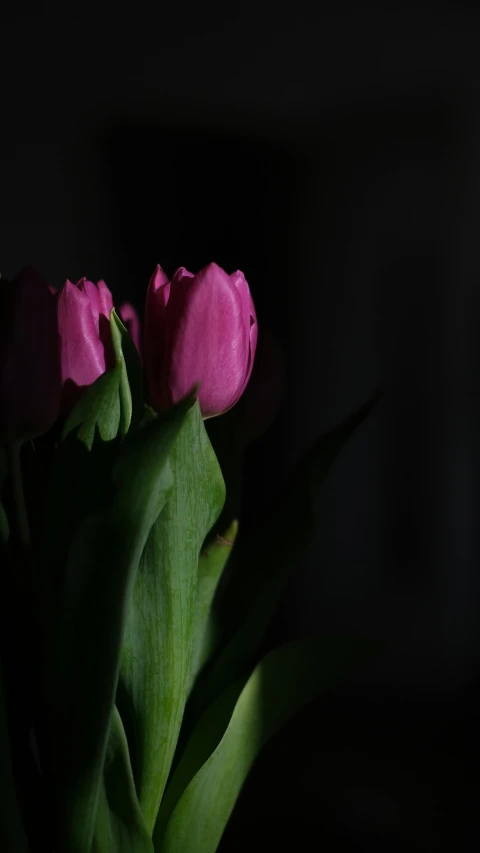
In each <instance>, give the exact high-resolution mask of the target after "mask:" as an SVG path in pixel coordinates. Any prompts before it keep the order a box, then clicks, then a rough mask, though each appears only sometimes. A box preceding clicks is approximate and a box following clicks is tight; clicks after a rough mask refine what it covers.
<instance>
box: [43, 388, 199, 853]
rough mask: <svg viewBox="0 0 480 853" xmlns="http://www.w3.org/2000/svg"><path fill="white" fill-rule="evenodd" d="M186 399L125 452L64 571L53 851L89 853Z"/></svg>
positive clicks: (144, 430) (139, 435) (132, 440)
mask: <svg viewBox="0 0 480 853" xmlns="http://www.w3.org/2000/svg"><path fill="white" fill-rule="evenodd" d="M191 403H192V400H191V399H190V400H187V401H185V402H184V403H182V404H180V405H179V406H178V407H176V409H174V410H172V412H171V413H169V416H168V417H167V418H165V419H164V420H162V421H160V420H154V421H152V422H151V423H149V424H147V425H146V426H145V427H144V428H142V429H141V430H139V431H138V432H136V433H134V434H133V435H132V436H131V437H129V439H128V440H127V441H126V443H125V445H124V446H123V447H122V449H121V451H120V454H119V457H118V459H117V461H116V463H115V465H114V468H113V480H114V483H115V486H116V494H115V498H114V501H113V505H112V507H111V509H110V510H108V511H107V510H104V511H100V512H98V513H96V514H95V515H94V516H91V517H89V518H87V519H85V520H84V522H83V523H82V524H81V526H80V528H79V530H78V531H77V534H76V536H75V539H74V542H73V545H72V548H71V551H70V555H69V560H68V565H67V575H66V588H65V601H64V616H63V624H62V630H61V633H60V636H59V641H58V644H57V647H58V649H59V661H58V683H59V690H58V691H57V693H56V696H55V700H56V703H55V704H58V702H60V703H61V705H60V707H59V708H56V707H52V708H51V713H52V716H53V720H54V722H55V724H56V729H57V731H56V744H58V753H57V755H56V762H57V779H59V780H61V785H60V789H59V790H58V792H57V793H58V801H57V804H56V813H55V822H56V824H57V827H58V833H59V839H58V846H59V849H61V850H62V851H65V853H90V846H91V843H92V837H93V831H94V826H95V820H96V810H97V802H98V796H99V786H100V780H101V774H102V771H103V765H104V760H105V753H106V748H107V742H108V733H109V726H110V719H111V714H112V710H113V706H114V702H115V692H116V688H117V682H118V674H119V668H120V656H121V648H122V642H123V638H124V633H125V624H126V618H127V612H128V607H129V603H130V599H131V595H132V589H133V584H134V581H135V575H136V571H137V568H138V563H139V561H140V557H141V555H142V552H143V549H144V547H145V543H146V541H147V538H148V535H149V532H150V530H151V528H152V526H153V524H154V523H155V521H156V520H157V518H158V516H159V515H160V513H161V512H162V510H163V508H164V506H165V503H166V501H167V499H168V497H169V495H170V492H171V490H172V487H173V472H172V464H171V451H172V447H173V445H174V443H175V439H176V437H177V435H178V434H179V432H180V431H181V428H182V425H183V423H184V421H185V419H186V417H187V416H188V408H189V406H191Z"/></svg>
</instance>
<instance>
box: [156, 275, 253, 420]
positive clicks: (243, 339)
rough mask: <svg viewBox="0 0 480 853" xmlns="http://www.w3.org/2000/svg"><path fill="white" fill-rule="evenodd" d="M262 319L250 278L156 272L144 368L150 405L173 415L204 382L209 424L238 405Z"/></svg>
mask: <svg viewBox="0 0 480 853" xmlns="http://www.w3.org/2000/svg"><path fill="white" fill-rule="evenodd" d="M257 332H258V329H257V319H256V314H255V307H254V305H253V300H252V297H251V295H250V290H249V287H248V284H247V282H246V280H245V276H244V275H243V273H241V272H239V271H237V272H235V273H233V274H232V275H228V274H227V273H226V272H225V271H224V270H223V269H221V267H219V266H217V264H209V265H208V266H206V267H204V268H203V269H202V270H200V272H199V273H197V275H193V274H192V273H190V272H188V271H187V270H186V269H185V268H184V267H180V269H178V270H177V271H176V273H175V275H174V276H173V278H172V280H171V282H169V281H168V278H167V276H166V275H165V273H164V272H163V270H162V269H161V267H157V268H156V270H155V272H154V274H153V276H152V278H151V280H150V284H149V286H148V291H147V298H146V305H145V367H146V373H147V381H148V387H149V393H150V401H151V404H152V406H153V408H154V409H157V410H158V411H160V410H164V409H168V408H169V407H170V406H172V405H173V404H174V403H176V402H178V401H179V400H181V399H182V398H183V397H185V396H186V395H187V394H188V393H189V392H190V391H191V390H192V388H193V387H194V386H195V385H196V384H197V383H198V384H199V391H198V398H199V402H200V408H201V411H202V414H203V417H204V418H209V417H213V416H215V415H219V414H222V413H223V412H226V411H227V410H228V409H231V408H232V406H234V405H235V403H236V402H237V401H238V400H239V398H240V397H241V395H242V393H243V391H244V389H245V386H246V384H247V382H248V380H249V378H250V374H251V372H252V367H253V360H254V357H255V348H256V344H257Z"/></svg>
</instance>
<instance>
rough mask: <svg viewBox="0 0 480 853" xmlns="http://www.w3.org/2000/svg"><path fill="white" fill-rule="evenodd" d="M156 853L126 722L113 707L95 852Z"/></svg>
mask: <svg viewBox="0 0 480 853" xmlns="http://www.w3.org/2000/svg"><path fill="white" fill-rule="evenodd" d="M132 851H134V853H153V842H152V839H151V837H150V835H149V833H148V832H147V829H146V826H145V822H144V820H143V816H142V812H141V809H140V806H139V803H138V798H137V792H136V790H135V783H134V781H133V774H132V767H131V764H130V755H129V752H128V744H127V738H126V736H125V730H124V728H123V723H122V720H121V718H120V714H119V713H118V710H117V708H116V707H115V708H114V709H113V714H112V722H111V729H110V735H109V739H108V747H107V753H106V756H105V765H104V769H103V775H102V779H101V782H100V795H99V804H98V812H97V821H96V825H95V835H94V837H93V845H92V853H132Z"/></svg>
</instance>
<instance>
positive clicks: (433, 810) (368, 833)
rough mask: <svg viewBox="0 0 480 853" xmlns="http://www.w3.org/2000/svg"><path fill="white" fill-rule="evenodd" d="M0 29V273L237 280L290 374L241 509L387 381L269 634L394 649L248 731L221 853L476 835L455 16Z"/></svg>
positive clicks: (457, 840)
mask: <svg viewBox="0 0 480 853" xmlns="http://www.w3.org/2000/svg"><path fill="white" fill-rule="evenodd" d="M1 19H2V20H1V26H0V29H1V39H0V50H1V52H0V62H1V70H2V73H1V78H0V94H1V98H0V153H1V161H0V249H1V255H0V271H1V272H2V274H3V275H4V276H7V277H10V276H12V275H14V274H15V273H16V272H17V271H18V270H19V269H20V268H21V267H23V266H24V265H25V264H26V263H31V264H33V265H34V266H36V267H37V268H38V269H39V270H40V271H41V272H42V273H43V274H44V275H45V276H46V277H47V278H48V279H49V280H50V281H51V282H52V283H53V284H55V285H56V286H60V285H61V284H62V283H63V281H64V279H65V278H66V277H67V276H68V277H69V278H71V279H73V280H74V281H76V280H77V279H78V278H79V277H80V276H82V275H85V276H87V277H88V278H90V279H93V280H97V279H98V278H100V277H103V278H104V279H105V280H106V281H107V284H108V285H109V286H110V288H111V289H112V290H113V291H114V293H115V294H116V295H118V296H120V297H123V298H128V299H131V300H132V301H134V302H135V303H136V304H137V307H140V306H141V303H142V299H143V294H144V291H145V288H146V284H147V282H148V278H149V276H150V274H151V272H152V270H153V268H154V266H155V264H156V263H161V264H162V266H163V267H164V268H165V269H166V271H167V272H168V273H173V271H174V270H175V268H176V267H177V266H179V265H180V264H183V265H185V266H186V267H187V268H189V269H191V270H193V271H196V270H198V269H199V268H200V267H201V266H202V265H203V264H205V263H207V262H209V261H210V260H216V261H217V262H218V263H220V264H221V265H222V266H224V267H225V268H226V269H227V270H228V271H232V270H234V269H237V268H240V269H242V270H243V271H244V272H245V275H246V277H247V280H248V281H249V283H250V286H251V289H252V292H253V295H254V299H255V302H256V305H257V308H258V315H259V322H260V324H262V323H263V324H265V323H267V324H268V325H269V326H270V328H271V329H272V330H273V331H274V333H275V334H276V335H277V336H278V338H279V340H280V341H281V343H282V347H283V350H284V354H285V359H286V365H287V387H286V394H285V399H284V406H283V409H282V411H281V413H280V415H279V417H278V419H277V421H276V423H275V425H274V427H272V429H271V431H270V433H269V434H268V436H266V437H265V438H264V439H263V440H260V441H259V442H258V444H257V447H256V448H253V449H252V451H251V454H250V460H249V479H248V483H249V489H250V491H248V492H247V501H248V510H249V512H250V514H255V512H257V511H259V510H260V509H261V507H262V505H263V504H264V503H265V501H266V500H267V499H268V494H269V487H270V484H273V485H274V486H275V487H276V485H278V483H279V482H281V481H283V479H284V478H285V476H286V475H287V474H288V471H289V470H291V468H292V466H293V465H294V463H295V461H296V460H297V459H298V458H299V457H300V456H301V454H302V452H303V451H304V450H305V449H306V447H307V446H308V445H309V443H310V442H311V441H312V440H313V439H314V438H315V437H316V436H318V435H319V434H320V433H321V432H322V431H324V430H325V429H327V428H328V427H329V426H331V425H333V424H334V423H336V422H337V421H339V420H341V419H342V418H343V417H345V416H346V415H347V414H348V413H349V412H350V411H352V410H353V409H355V408H356V407H357V406H359V405H360V404H361V403H363V402H364V400H365V399H366V398H367V397H368V396H369V395H370V394H371V392H372V391H373V389H374V387H375V386H376V385H377V383H378V382H379V381H380V380H381V381H382V382H383V385H384V389H385V396H384V399H383V401H382V402H381V403H380V405H379V406H378V408H377V410H376V411H375V413H374V414H373V415H372V416H371V417H370V418H369V419H368V421H367V422H366V423H365V424H364V425H363V426H362V428H361V429H360V430H359V431H358V433H357V434H356V435H355V436H354V438H353V439H352V440H351V442H350V443H349V445H348V447H347V448H346V449H345V451H344V453H343V454H342V456H341V458H340V459H339V461H338V462H337V463H336V465H335V468H334V470H333V471H332V473H331V475H330V476H329V478H328V481H327V483H326V484H325V486H324V488H323V491H322V493H321V494H319V496H318V500H317V502H316V507H315V512H316V517H317V532H316V536H315V540H314V542H313V544H312V546H311V548H310V550H309V554H308V558H307V559H306V560H304V561H302V562H301V563H300V564H299V565H298V569H297V572H296V574H295V576H294V577H293V578H292V581H291V583H290V586H289V589H288V591H287V593H286V595H285V597H284V600H283V603H282V608H281V612H280V616H279V618H278V620H277V623H276V627H275V630H276V631H277V633H278V635H279V636H280V637H281V638H285V637H290V636H297V635H300V634H304V633H308V632H323V633H325V634H342V633H346V634H350V635H352V634H353V635H355V634H356V633H358V634H359V635H366V634H367V635H369V636H371V635H374V636H375V635H378V636H379V637H383V638H386V639H388V640H389V641H390V650H389V651H388V653H385V654H384V655H382V656H381V658H379V659H377V660H376V661H375V662H374V663H373V664H371V665H370V666H367V667H365V668H364V669H363V670H362V671H361V672H360V671H359V672H358V673H357V674H356V675H355V676H352V677H351V678H350V679H349V680H348V681H346V682H345V683H344V684H343V685H342V686H341V688H339V689H337V690H336V691H334V692H332V693H331V694H329V695H328V696H325V697H322V698H321V699H319V700H318V701H317V702H315V703H314V704H313V705H312V706H311V707H310V708H309V709H308V710H307V711H306V712H305V713H303V714H302V717H301V718H297V720H296V721H294V722H293V723H292V724H291V725H290V726H288V727H287V728H286V729H285V730H284V732H283V733H282V734H281V735H279V736H277V737H276V738H275V739H274V741H272V742H271V744H270V746H269V747H267V749H266V750H265V752H264V753H263V755H262V757H261V758H260V760H259V762H258V764H257V765H256V768H255V770H254V772H253V773H252V775H251V777H250V779H249V781H248V783H247V785H246V787H245V789H244V792H243V794H242V797H241V799H240V801H239V803H238V807H237V808H236V810H235V813H234V815H233V817H232V820H231V823H230V825H229V827H228V830H227V832H226V835H225V837H224V840H223V841H222V846H221V851H224V853H227V851H237V850H238V851H240V850H242V851H243V850H244V849H253V850H257V849H258V850H269V849H272V850H273V849H277V848H278V849H284V848H285V849H290V850H303V849H309V850H317V849H318V850H325V851H328V853H334V851H337V850H352V851H353V850H368V851H370V853H374V851H377V850H378V851H451V850H458V851H473V850H476V849H478V846H479V841H480V831H479V828H478V822H477V819H476V814H477V809H478V799H479V796H480V785H479V782H478V760H477V759H478V720H479V701H478V691H477V676H478V672H479V657H480V637H479V627H478V626H479V593H480V581H479V544H480V540H479V535H478V524H477V513H478V508H479V487H480V464H479V463H480V430H479V426H480V423H479V418H480V407H479V399H480V397H479V395H480V358H479V351H478V346H479V345H478V328H479V324H480V252H479V234H480V91H479V83H480V53H479V43H480V13H479V12H478V11H477V9H476V4H474V3H446V2H437V3H435V4H434V5H433V4H431V5H428V6H427V4H425V3H423V2H415V3H414V2H412V3H403V4H400V3H398V2H394V1H393V0H388V2H387V1H386V0H383V2H377V3H369V4H362V3H357V4H356V3H354V2H350V3H347V2H337V3H336V4H335V5H334V8H333V10H331V11H328V8H325V9H323V8H322V7H317V5H316V4H313V3H311V2H307V0H297V2H295V3H292V4H291V5H285V6H278V5H277V4H274V3H273V2H272V3H269V4H266V3H259V2H258V0H257V2H250V0H247V2H243V3H242V4H241V5H240V4H231V5H229V4H226V3H224V4H218V5H215V6H214V5H213V4H197V5H194V4H188V5H186V4H184V3H180V2H178V3H176V4H173V3H170V4H168V5H167V4H163V3H161V2H158V3H156V4H152V5H150V4H147V3H144V2H137V3H135V4H133V3H125V2H117V3H115V4H113V3H111V4H110V3H109V4H107V3H104V4H102V3H100V2H99V3H96V4H88V3H83V4H81V5H68V4H63V5H60V4H58V5H57V4H53V3H46V2H37V3H35V4H23V5H22V7H21V11H18V12H12V11H10V12H9V13H8V14H7V13H5V12H3V11H2V13H1ZM252 471H254V472H255V473H254V475H253V474H252ZM252 483H257V484H258V487H257V488H253V486H252Z"/></svg>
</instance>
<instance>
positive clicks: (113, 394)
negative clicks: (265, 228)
mask: <svg viewBox="0 0 480 853" xmlns="http://www.w3.org/2000/svg"><path fill="white" fill-rule="evenodd" d="M0 310H1V313H0V323H1V335H0V394H1V409H0V487H1V502H0V539H1V555H2V563H1V578H2V590H1V606H2V612H1V619H0V625H1V637H0V641H1V645H0V652H1V658H0V665H1V666H0V744H1V750H0V774H1V780H2V782H3V783H4V784H3V785H2V791H3V796H2V799H1V802H0V832H1V844H0V849H1V850H2V851H5V853H7V851H12V853H24V851H36V850H42V851H51V853H154V851H155V853H214V851H215V850H216V849H217V847H218V845H219V843H220V839H221V837H222V834H223V831H224V829H225V826H226V824H227V821H228V819H229V816H230V814H231V812H232V809H233V807H234V804H235V801H236V799H237V797H238V795H239V792H240V790H241V787H242V785H243V783H244V781H245V779H246V777H247V774H248V772H249V770H250V768H251V767H252V764H253V762H254V761H255V758H256V756H257V755H258V753H259V751H260V750H261V748H262V746H263V745H264V744H265V743H266V741H267V740H268V739H269V738H270V737H271V736H272V735H273V734H274V733H275V732H276V731H277V730H278V729H279V728H280V727H281V726H282V725H283V724H284V723H285V722H286V721H287V720H288V719H289V718H290V717H291V716H292V715H293V714H295V713H296V712H297V711H298V710H299V709H300V708H301V707H302V706H303V705H305V703H306V702H308V701H309V700H310V699H312V698H313V697H314V696H315V695H316V694H318V693H319V691H321V690H324V689H327V688H328V687H330V686H331V685H332V684H334V683H335V681H336V680H337V679H338V678H340V677H341V676H342V674H344V673H345V672H346V671H348V670H349V669H350V668H351V667H352V666H354V665H356V664H358V663H359V662H361V661H362V660H363V659H364V658H365V657H366V656H368V655H370V654H371V653H372V650H373V646H372V643H371V642H370V641H366V640H360V639H346V638H340V639H339V638H325V637H309V638H301V639H299V640H296V641H295V642H291V643H288V644H286V645H283V646H281V647H280V648H275V649H273V650H270V651H269V652H268V653H266V654H264V653H263V656H262V655H260V653H259V646H260V644H261V642H262V640H263V638H264V635H265V631H266V628H267V626H268V624H269V621H270V619H271V616H272V614H273V612H274V610H275V607H276V604H277V602H278V601H279V598H280V596H281V594H282V590H283V589H284V587H285V583H286V580H287V578H288V575H289V572H290V570H291V569H292V568H294V567H295V566H296V565H298V562H299V559H301V557H302V554H303V553H304V552H305V549H306V548H307V547H308V542H309V536H310V534H311V532H312V529H313V515H312V500H313V498H314V495H315V490H316V489H317V488H318V487H319V486H320V485H321V483H322V481H323V480H324V479H325V477H326V475H327V473H328V471H329V469H330V466H331V464H332V463H333V461H334V459H335V457H336V456H337V454H338V453H339V451H340V450H341V448H342V447H343V445H344V443H345V442H346V441H347V440H348V438H349V437H350V436H351V434H352V432H353V431H354V430H355V429H356V427H357V426H358V425H359V424H360V423H361V422H362V421H363V420H364V419H365V418H366V417H367V415H368V414H369V412H370V411H371V409H372V408H373V406H374V405H375V403H376V400H377V399H378V394H377V395H375V396H374V397H372V399H371V400H370V401H369V402H368V403H367V404H365V405H364V406H363V407H362V408H361V409H360V410H358V411H357V412H355V413H354V414H353V415H351V416H350V417H349V418H348V419H347V420H346V421H345V422H344V423H342V424H341V425H340V426H338V427H336V428H335V429H333V430H332V431H331V432H329V433H327V434H326V435H324V436H322V437H321V438H320V439H319V440H318V441H317V442H316V443H315V444H314V446H312V447H311V449H310V451H309V452H308V454H307V455H306V456H305V458H304V459H303V460H302V461H301V463H300V464H299V465H298V467H297V469H296V470H295V471H294V472H293V474H292V475H291V477H290V479H289V480H288V482H286V483H285V486H284V488H283V489H282V490H280V491H278V490H277V493H276V494H275V495H274V496H272V500H271V501H270V504H269V506H268V507H267V509H266V510H265V513H264V515H263V517H262V518H259V519H258V521H256V522H255V524H251V525H250V526H248V525H246V528H245V530H244V531H243V529H242V523H241V515H240V532H239V533H238V536H237V532H238V529H239V519H238V517H237V515H238V508H239V506H240V504H241V502H240V500H239V490H240V487H241V479H242V478H241V470H242V467H241V466H242V458H243V453H244V450H245V447H244V442H242V440H241V438H240V432H239V424H240V423H245V419H247V420H248V417H249V414H248V406H247V407H245V406H244V407H243V408H242V403H243V402H245V404H246V403H247V402H248V403H249V405H250V407H251V410H250V423H251V424H254V425H255V429H253V432H255V431H257V432H258V427H259V424H260V426H261V422H262V416H261V409H262V405H263V396H264V397H265V399H268V397H269V389H271V388H272V387H274V386H275V383H276V382H277V380H276V379H275V377H274V376H272V377H270V378H269V377H268V376H267V377H265V376H264V377H260V380H259V379H258V377H257V380H256V384H255V386H254V385H253V384H252V385H251V386H250V387H249V388H248V389H247V390H246V393H245V395H244V398H243V401H242V402H241V404H240V406H236V404H237V402H238V401H239V400H240V397H241V396H242V394H243V392H244V391H245V389H246V386H247V383H248V382H249V378H250V374H251V373H252V368H253V366H254V359H255V353H256V349H257V335H258V327H257V318H256V313H255V308H254V304H253V301H252V298H251V295H250V290H249V287H248V284H247V282H246V280H245V277H244V275H243V274H242V273H241V272H236V273H233V274H232V275H228V274H227V273H226V272H224V270H222V269H221V268H220V267H218V266H217V265H215V264H210V265H208V266H207V267H205V268H204V269H202V270H201V271H200V272H199V273H198V274H196V275H193V274H192V273H189V272H187V270H185V269H184V268H181V269H179V270H177V272H176V273H175V274H174V276H173V278H172V279H171V280H169V278H168V277H167V275H166V274H165V273H164V272H163V270H162V269H161V268H160V267H157V269H156V270H155V272H154V274H153V276H152V278H151V280H150V283H149V285H148V289H147V293H146V299H145V315H144V322H143V323H142V324H140V322H139V319H138V317H137V314H136V312H135V310H134V309H133V308H132V307H131V306H129V305H119V306H117V307H116V308H115V307H114V300H113V297H112V294H111V292H110V291H109V289H108V288H107V286H106V284H105V283H104V282H103V281H100V282H98V284H96V285H95V284H93V283H92V282H90V281H87V280H86V279H81V280H80V281H79V282H78V283H77V284H73V283H71V282H70V281H68V280H67V282H66V283H65V284H64V286H63V287H62V288H61V289H60V290H58V291H57V290H56V289H55V288H53V287H52V286H50V285H49V284H47V283H46V282H45V281H44V280H43V278H42V277H41V276H40V275H39V274H38V273H36V272H35V271H34V270H33V269H31V268H26V269H25V270H24V271H23V272H22V273H20V274H19V275H18V276H17V278H16V279H14V280H12V281H6V280H4V279H2V280H0ZM141 325H142V327H143V333H142V329H141ZM260 343H261V333H260V338H259V351H260ZM253 377H255V372H254V375H253ZM252 382H253V379H252ZM277 385H278V382H277ZM250 388H251V389H252V392H251V395H250V398H249V397H248V395H249V391H250ZM262 395H263V396H262ZM270 396H271V395H270ZM233 407H235V408H233ZM230 410H232V411H230ZM227 411H228V412H229V414H228V415H226V416H225V417H217V416H220V415H223V414H224V413H225V412H227ZM235 412H241V417H240V418H239V417H236V416H235V417H233V415H235ZM266 420H268V416H267V417H266ZM266 420H265V418H263V421H264V422H265V423H266ZM222 424H223V425H224V426H222ZM246 432H247V433H249V431H248V429H247V431H246ZM251 433H252V430H250V433H249V437H250V438H251V437H252V434H251ZM217 457H218V458H217ZM219 460H220V462H219ZM220 463H221V465H222V469H223V473H222V470H221V467H220ZM225 481H226V482H227V486H228V490H229V498H230V500H227V501H225V494H226V487H225Z"/></svg>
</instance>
